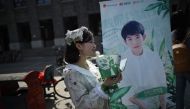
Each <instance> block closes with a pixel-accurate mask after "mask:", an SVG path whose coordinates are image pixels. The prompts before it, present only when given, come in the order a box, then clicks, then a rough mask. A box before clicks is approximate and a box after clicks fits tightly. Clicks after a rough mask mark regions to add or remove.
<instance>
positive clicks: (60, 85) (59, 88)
mask: <svg viewBox="0 0 190 109" xmlns="http://www.w3.org/2000/svg"><path fill="white" fill-rule="evenodd" d="M64 68H65V66H64V65H63V66H58V67H56V68H55V73H58V74H59V75H61V77H60V76H59V77H56V78H58V80H57V81H56V83H55V84H54V87H53V90H54V92H55V94H56V95H58V96H59V97H61V98H65V99H70V98H71V97H70V94H69V91H68V89H67V88H66V86H65V83H64V77H63V76H62V72H63V69H64ZM63 91H64V93H63Z"/></svg>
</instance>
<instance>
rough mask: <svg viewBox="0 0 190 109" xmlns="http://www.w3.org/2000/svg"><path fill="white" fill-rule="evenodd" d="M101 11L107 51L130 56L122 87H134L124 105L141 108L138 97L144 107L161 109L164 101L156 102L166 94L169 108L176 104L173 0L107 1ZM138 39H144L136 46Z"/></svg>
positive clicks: (107, 52)
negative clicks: (171, 18) (171, 23)
mask: <svg viewBox="0 0 190 109" xmlns="http://www.w3.org/2000/svg"><path fill="white" fill-rule="evenodd" d="M100 11H101V24H102V45H103V53H104V54H108V55H109V54H117V55H120V56H121V58H122V59H127V64H126V67H125V70H124V71H123V72H122V75H123V79H122V80H121V82H120V83H118V86H119V87H120V88H122V87H127V86H128V87H129V86H130V87H131V88H130V90H129V91H128V92H126V93H125V94H124V95H122V97H121V98H120V100H121V102H122V103H121V104H122V105H124V106H126V107H127V108H129V109H136V108H137V109H138V108H139V107H140V106H139V105H137V104H138V103H137V102H136V101H135V100H136V99H134V98H137V100H139V101H140V103H142V104H143V106H144V107H146V108H148V109H157V107H160V106H161V104H162V102H160V101H159V100H158V101H155V102H152V101H154V100H155V99H156V100H157V98H155V97H161V96H160V95H163V96H164V98H166V99H165V101H166V102H165V105H166V107H167V108H169V107H175V96H174V94H175V93H176V90H175V76H174V75H173V56H172V48H171V46H172V40H171V29H170V13H169V0H112V1H103V2H100ZM124 25H128V26H125V29H124ZM129 25H130V26H131V25H132V27H130V26H129ZM133 28H134V29H133ZM131 29H132V30H131ZM122 31H123V33H122ZM128 31H131V32H132V33H135V34H132V33H128ZM138 35H140V36H138ZM122 36H123V37H122ZM125 36H126V37H125ZM139 38H140V39H139ZM134 40H138V41H141V42H138V44H136V45H135V42H134ZM134 46H135V47H134ZM141 46H142V47H141ZM138 50H139V51H141V52H139V54H138ZM135 53H136V54H135ZM134 54H135V55H134ZM143 56H144V57H143ZM147 99H149V100H147ZM149 101H151V102H152V103H147V102H149ZM116 104H117V103H116ZM118 105H119V104H118ZM152 105H153V106H152ZM143 106H142V107H143ZM142 107H141V108H142ZM112 108H113V107H112Z"/></svg>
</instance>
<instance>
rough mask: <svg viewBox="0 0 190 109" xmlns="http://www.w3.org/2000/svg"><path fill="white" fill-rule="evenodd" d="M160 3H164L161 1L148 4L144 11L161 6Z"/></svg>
mask: <svg viewBox="0 0 190 109" xmlns="http://www.w3.org/2000/svg"><path fill="white" fill-rule="evenodd" d="M160 5H162V3H161V2H158V3H154V4H150V5H148V6H147V7H146V8H145V10H144V11H150V10H153V9H155V8H157V7H159V6H160Z"/></svg>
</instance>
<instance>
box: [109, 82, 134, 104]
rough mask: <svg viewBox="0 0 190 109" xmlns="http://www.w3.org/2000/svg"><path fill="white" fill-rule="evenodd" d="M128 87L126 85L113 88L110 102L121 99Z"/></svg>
mask: <svg viewBox="0 0 190 109" xmlns="http://www.w3.org/2000/svg"><path fill="white" fill-rule="evenodd" d="M130 88H131V86H128V87H123V88H119V89H117V90H115V91H114V93H113V94H112V95H111V97H110V102H115V101H117V100H119V99H121V97H123V96H124V95H125V94H126V93H127V92H128V91H129V89H130Z"/></svg>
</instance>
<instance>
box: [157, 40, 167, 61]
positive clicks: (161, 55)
mask: <svg viewBox="0 0 190 109" xmlns="http://www.w3.org/2000/svg"><path fill="white" fill-rule="evenodd" d="M165 43H166V42H165V38H164V39H163V40H162V42H161V44H160V48H159V55H160V58H161V59H162V57H163V55H164V49H165Z"/></svg>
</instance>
